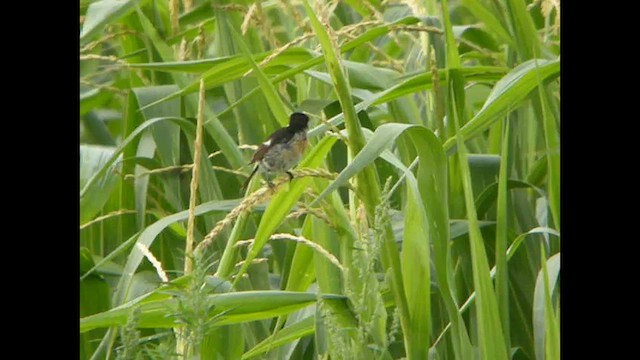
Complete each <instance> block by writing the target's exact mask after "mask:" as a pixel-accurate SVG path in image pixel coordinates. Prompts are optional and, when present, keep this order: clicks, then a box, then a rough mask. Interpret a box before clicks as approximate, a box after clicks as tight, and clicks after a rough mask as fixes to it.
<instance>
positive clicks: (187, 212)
mask: <svg viewBox="0 0 640 360" xmlns="http://www.w3.org/2000/svg"><path fill="white" fill-rule="evenodd" d="M559 11H560V9H559V0H541V1H533V2H527V1H525V0H497V1H489V0H459V1H446V0H442V1H439V2H438V1H433V0H425V1H411V0H399V1H380V0H369V1H353V0H345V1H341V2H337V1H334V2H329V1H326V2H325V1H308V0H301V1H292V2H291V1H285V0H272V1H265V2H251V1H236V2H231V1H222V2H218V1H208V0H200V1H198V0H195V1H187V0H183V1H177V0H168V1H155V0H119V1H118V0H99V1H92V0H81V1H80V13H81V18H80V22H81V33H80V89H81V91H80V136H81V139H80V143H81V144H80V189H81V191H80V206H81V213H80V272H81V277H80V333H81V334H80V335H81V348H80V357H81V359H107V358H108V359H197V358H199V359H250V358H265V359H319V358H321V359H329V358H330V359H400V358H407V359H487V360H488V359H491V360H494V359H528V360H541V359H559V358H560V333H559V327H560V325H559V316H560V308H559V298H560V282H559V270H560V261H559V258H560V173H559V171H560V152H559V151H560V144H559V141H560V112H559V79H560V77H559V75H560V59H559V42H560V39H559V25H560V23H559ZM293 111H304V112H306V113H307V114H309V116H310V117H311V128H310V131H309V139H310V146H309V149H308V150H307V152H306V154H305V157H304V159H303V160H302V162H301V163H300V164H299V166H298V167H297V168H296V169H295V170H294V173H295V175H296V177H295V178H294V179H293V180H292V181H291V182H289V181H288V177H286V176H283V177H282V178H279V179H277V180H276V181H275V187H274V188H271V187H269V186H267V185H266V184H264V183H262V182H261V181H260V180H259V179H257V178H256V180H254V181H253V182H252V184H251V185H250V186H249V189H247V190H246V192H242V191H241V185H242V183H243V182H244V180H245V179H246V177H247V176H248V174H249V173H250V171H251V170H252V169H251V167H250V166H248V161H249V160H250V158H251V155H252V153H253V150H255V144H259V143H261V142H262V141H263V140H264V139H265V138H266V137H267V136H268V135H269V134H270V133H271V132H273V131H274V130H276V129H277V128H279V127H281V126H284V125H286V124H287V122H288V116H289V114H290V113H292V112H293Z"/></svg>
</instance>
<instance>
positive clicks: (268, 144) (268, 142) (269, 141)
mask: <svg viewBox="0 0 640 360" xmlns="http://www.w3.org/2000/svg"><path fill="white" fill-rule="evenodd" d="M262 145H264V146H270V145H271V139H269V140H267V141H265V142H263V143H262Z"/></svg>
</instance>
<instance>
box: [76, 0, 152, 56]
mask: <svg viewBox="0 0 640 360" xmlns="http://www.w3.org/2000/svg"><path fill="white" fill-rule="evenodd" d="M145 2H146V1H141V0H125V1H118V0H100V1H95V2H93V3H91V4H90V5H89V8H88V9H87V14H86V15H85V20H84V24H83V25H82V31H81V32H80V44H81V45H84V44H86V43H87V41H89V40H91V39H92V38H93V37H94V36H95V35H97V33H98V32H100V31H102V29H103V28H104V27H105V26H106V25H108V24H112V23H114V22H116V21H117V20H118V19H120V18H122V17H123V16H125V15H127V14H128V13H129V12H131V11H133V8H134V7H135V6H136V5H138V3H141V4H140V5H142V4H144V3H145Z"/></svg>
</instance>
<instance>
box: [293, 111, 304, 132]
mask: <svg viewBox="0 0 640 360" xmlns="http://www.w3.org/2000/svg"><path fill="white" fill-rule="evenodd" d="M308 123H309V117H308V116H307V115H305V114H303V113H299V112H295V113H293V114H291V117H289V128H290V129H291V130H293V131H299V130H304V129H306V128H307V126H308Z"/></svg>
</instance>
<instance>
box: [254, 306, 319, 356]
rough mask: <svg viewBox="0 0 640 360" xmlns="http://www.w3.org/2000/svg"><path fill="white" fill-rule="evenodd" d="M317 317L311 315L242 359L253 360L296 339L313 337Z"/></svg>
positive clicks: (279, 332) (262, 343)
mask: <svg viewBox="0 0 640 360" xmlns="http://www.w3.org/2000/svg"><path fill="white" fill-rule="evenodd" d="M315 320H316V319H315V316H313V315H311V316H308V317H306V318H304V319H303V320H300V321H298V322H296V323H294V324H292V325H289V326H285V327H284V328H283V329H282V330H280V331H278V332H276V333H275V334H273V335H271V336H269V337H268V338H266V339H264V340H262V341H261V342H260V343H259V344H257V345H256V346H254V347H253V348H252V349H251V350H249V351H247V352H246V353H244V354H243V355H242V359H243V360H245V359H251V358H254V357H256V356H258V355H262V354H264V353H267V352H269V351H272V350H274V349H276V348H277V347H279V346H282V345H284V344H287V343H289V342H291V341H293V340H295V339H299V338H301V337H304V336H307V335H311V334H313V333H314V331H315Z"/></svg>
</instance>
